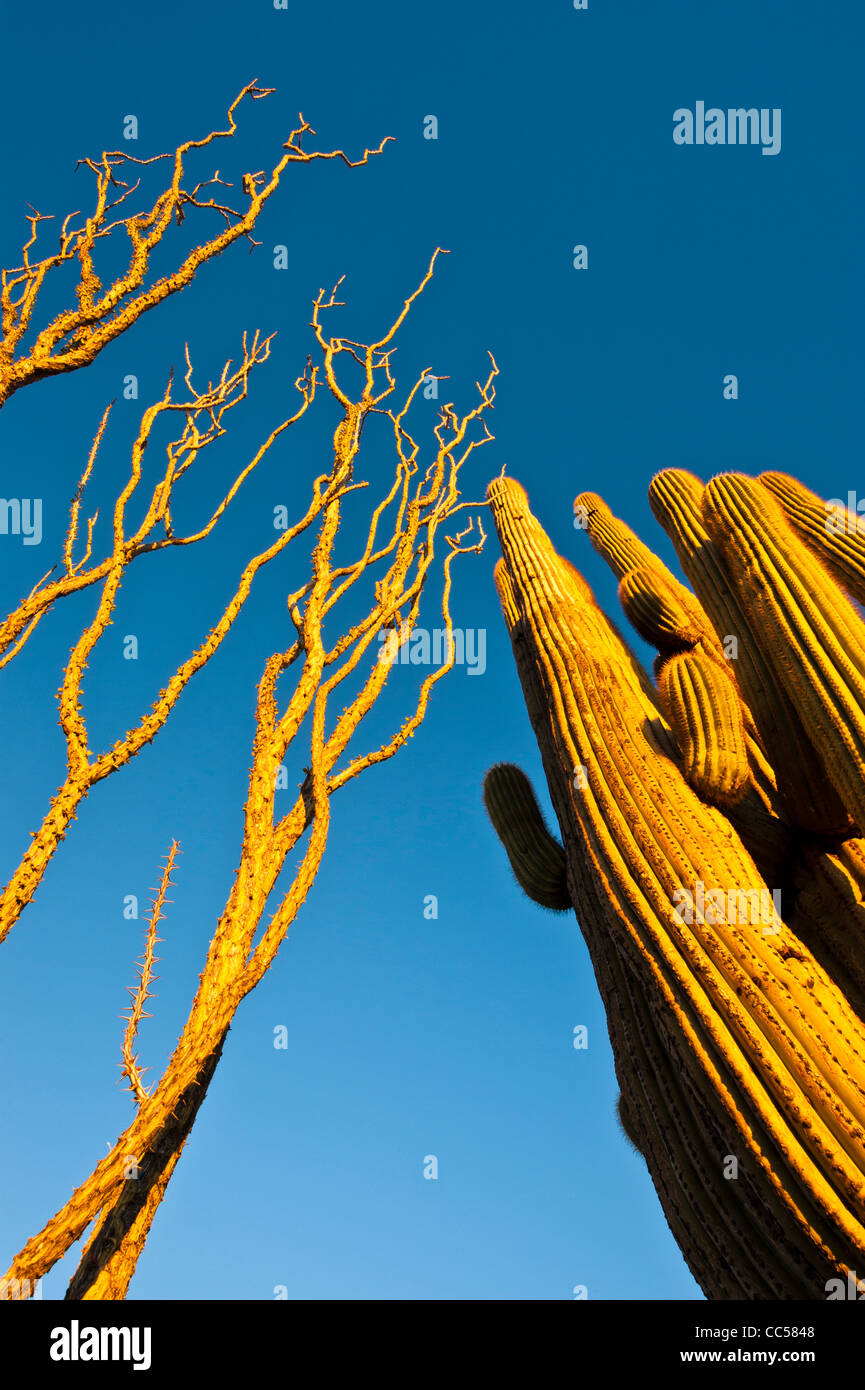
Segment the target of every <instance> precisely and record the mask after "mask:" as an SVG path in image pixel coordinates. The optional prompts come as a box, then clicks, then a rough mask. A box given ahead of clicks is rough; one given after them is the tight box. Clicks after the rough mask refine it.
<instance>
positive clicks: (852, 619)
mask: <svg viewBox="0 0 865 1390" xmlns="http://www.w3.org/2000/svg"><path fill="white" fill-rule="evenodd" d="M488 497H489V500H490V504H491V508H492V514H493V517H494V519H495V524H496V529H497V532H498V535H499V539H500V542H501V547H502V559H501V560H500V561H499V562H498V564H497V566H496V583H497V587H498V592H499V597H500V600H501V605H502V609H503V612H504V617H505V622H506V624H507V627H508V631H509V633H510V636H511V641H512V645H513V651H514V656H515V660H516V664H517V669H518V672H519V676H520V680H521V683H522V687H523V691H524V695H525V699H526V705H527V708H528V712H529V717H530V719H531V722H532V726H533V728H534V731H535V734H536V737H537V740H538V744H539V747H540V752H541V756H542V760H543V766H544V771H545V774H546V779H547V783H548V787H549V791H550V796H551V798H552V802H553V806H554V808H555V811H556V815H557V817H558V821H559V826H560V828H561V833H562V839H563V846H564V854H565V858H566V863H567V884H568V886H569V890H570V894H571V901H572V903H573V907H574V910H575V912H576V916H577V919H578V921H579V924H580V927H581V929H582V932H583V935H584V937H585V939H586V942H587V944H588V948H589V951H590V954H591V958H592V962H593V965H594V970H595V974H596V977H597V980H598V985H599V988H600V991H601V995H602V997H603V1001H604V1004H605V1008H606V1013H607V1021H608V1027H609V1032H610V1038H611V1041H612V1046H613V1053H614V1058H615V1066H616V1074H617V1077H618V1081H619V1085H620V1088H621V1093H622V1100H621V1102H620V1106H619V1115H620V1117H621V1120H622V1123H623V1125H624V1126H625V1128H626V1131H627V1133H628V1135H629V1137H630V1138H631V1139H632V1141H633V1142H634V1143H635V1145H636V1146H637V1148H638V1149H639V1151H640V1152H641V1153H642V1155H643V1156H644V1158H645V1160H646V1163H647V1166H648V1169H649V1172H650V1174H651V1177H652V1180H653V1182H654V1184H655V1187H656V1189H657V1192H658V1195H659V1197H660V1200H661V1203H662V1206H663V1209H664V1212H665V1214H666V1217H667V1220H668V1222H669V1225H670V1227H671V1230H672V1232H673V1235H674V1236H675V1238H676V1240H677V1242H678V1244H679V1245H680V1247H681V1249H682V1252H683V1254H684V1256H685V1259H686V1260H687V1262H688V1265H689V1266H690V1268H691V1270H692V1272H693V1274H694V1276H695V1278H696V1279H697V1281H698V1282H699V1284H700V1286H701V1287H702V1289H703V1290H704V1291H705V1293H706V1294H707V1296H708V1297H710V1298H716V1299H735V1298H746V1299H820V1298H825V1297H826V1296H827V1291H829V1290H831V1289H832V1287H833V1285H832V1282H831V1281H832V1280H834V1279H839V1280H843V1281H844V1287H845V1288H846V1287H847V1275H848V1274H849V1273H852V1274H853V1275H854V1278H855V1270H856V1268H857V1267H858V1269H859V1270H860V1271H861V1270H863V1269H865V1202H863V1195H865V902H863V895H865V838H863V829H865V626H863V622H862V617H861V614H860V613H859V611H858V610H857V608H856V605H855V602H854V601H852V599H851V597H850V596H851V595H852V596H856V595H858V596H859V597H860V598H861V596H862V589H861V574H862V572H863V563H862V562H863V550H862V545H863V542H862V539H861V536H859V535H858V534H857V532H856V527H855V520H856V519H855V518H853V522H854V525H853V527H852V528H851V527H849V526H848V527H846V528H841V537H840V539H839V536H837V535H836V534H834V533H832V534H829V533H827V529H826V527H825V526H824V527H822V528H821V526H820V525H819V524H818V521H819V517H820V512H821V508H822V515H823V517H824V520H825V518H826V515H827V511H826V508H825V507H823V504H821V503H820V501H819V499H817V498H815V497H814V495H813V494H810V493H808V491H807V490H806V489H803V488H802V486H801V485H800V484H797V483H796V482H795V481H794V480H793V479H790V478H786V477H785V476H783V475H777V474H769V475H766V476H765V478H764V479H762V480H757V479H753V478H748V477H745V476H743V475H741V474H735V473H731V474H722V475H721V476H719V477H716V478H714V479H713V480H712V481H711V482H710V483H709V484H708V485H707V486H704V485H703V483H702V482H700V481H699V479H697V478H696V477H694V476H693V475H692V474H689V473H685V472H682V471H680V470H666V471H664V472H662V473H660V474H659V475H658V476H657V477H656V478H655V479H654V480H653V482H652V485H651V489H650V498H651V502H652V507H653V509H654V512H655V515H656V516H657V518H658V519H659V521H660V522H661V523H662V525H663V526H664V527H665V529H666V530H667V532H668V533H669V535H670V536H671V538H672V540H673V542H674V544H675V547H676V550H677V553H678V556H679V560H680V563H681V565H682V568H683V570H684V572H685V575H686V576H687V578H688V579H689V580H690V582H691V584H692V586H693V592H692V591H691V590H689V589H688V588H687V587H686V586H684V585H683V584H682V583H681V582H680V581H679V580H677V579H676V578H675V576H674V575H672V574H671V573H670V572H669V571H668V570H667V569H666V567H665V566H664V565H663V564H662V563H661V561H660V560H658V559H657V557H655V556H654V555H653V554H652V552H651V551H650V550H649V549H648V548H647V547H646V546H645V545H644V544H643V543H642V542H641V541H640V540H639V539H638V538H637V537H636V536H635V535H634V534H633V532H632V531H631V530H630V529H629V528H628V527H627V526H626V525H625V524H624V523H622V522H621V521H619V520H618V519H617V518H616V517H614V516H613V514H612V513H611V511H610V509H609V507H607V506H606V505H605V504H604V503H603V501H602V500H601V499H600V498H599V497H597V495H596V494H592V493H584V494H581V495H580V496H579V497H578V498H577V499H576V502H575V511H576V514H577V519H578V522H582V524H583V526H584V527H585V529H586V530H587V531H588V533H589V536H590V538H591V540H592V542H593V544H594V545H595V547H596V548H597V549H598V551H599V552H600V553H601V554H602V555H603V556H604V557H605V559H606V560H607V561H608V562H609V564H610V565H611V567H612V569H613V570H614V572H615V573H616V575H617V576H618V578H619V580H620V595H621V597H622V601H623V606H624V608H625V612H626V613H627V615H628V616H629V617H631V618H632V619H633V620H634V622H635V626H636V627H637V630H638V632H639V633H640V635H641V636H642V637H643V638H644V639H646V640H650V641H652V642H653V644H654V645H655V646H656V648H657V651H658V657H657V660H656V663H655V670H656V677H657V685H654V684H653V683H652V681H651V679H650V678H649V676H648V675H647V674H646V672H645V671H644V670H643V669H642V667H641V665H640V664H639V662H638V661H637V659H636V657H635V656H634V654H633V653H632V652H631V650H630V649H629V648H628V646H627V645H626V643H625V641H624V640H623V638H622V637H621V635H620V634H619V632H618V630H617V629H616V627H615V626H614V624H613V623H612V622H611V620H610V619H609V618H608V617H607V616H606V614H605V613H604V612H603V611H602V610H601V608H600V607H599V605H598V603H597V602H596V601H595V599H594V597H593V595H592V593H591V590H590V589H589V587H588V585H587V584H586V582H585V580H584V579H583V578H582V577H581V576H580V575H579V573H578V572H577V571H576V570H575V569H574V567H573V566H572V565H571V564H570V562H569V561H568V560H566V559H564V558H563V557H561V556H559V555H558V554H556V552H555V550H554V548H553V546H552V545H551V543H550V541H549V539H548V537H547V536H546V534H545V533H544V531H543V529H542V528H541V526H540V524H539V523H538V521H537V520H536V519H535V517H534V516H533V515H532V513H531V511H530V509H529V502H528V498H527V496H526V493H525V491H524V489H523V488H522V487H521V486H520V485H519V484H518V483H517V482H515V481H513V480H511V479H508V478H505V477H500V478H498V479H496V480H494V481H493V482H492V483H491V484H490V487H489V489H488ZM857 585H859V587H858V588H857ZM842 586H843V587H842ZM845 588H846V592H845ZM510 783H511V784H513V785H516V783H515V780H514V778H513V775H511V777H510ZM491 787H495V788H496V791H497V794H498V795H499V796H501V795H505V794H506V793H507V784H506V783H505V780H504V778H503V776H502V773H501V771H500V770H492V771H491V774H489V775H488V785H487V788H486V792H485V794H486V797H487V800H488V801H489V798H490V793H491ZM521 796H522V799H523V800H525V793H524V792H522V793H521ZM512 809H513V812H514V813H515V811H516V802H514V803H513V808H512ZM500 819H501V818H500ZM505 823H506V824H507V822H505ZM514 833H515V832H514V830H513V829H508V830H507V831H506V834H505V837H504V839H505V846H506V848H508V852H509V855H510V856H511V860H512V862H513V852H512V844H509V836H510V837H511V838H512V837H513V834H514ZM521 844H523V845H524V846H525V845H527V844H528V841H527V840H526V839H525V835H524V837H523V840H522V841H521ZM525 852H526V851H525V848H524V850H523V853H525ZM550 862H551V852H550V850H549V848H548V847H547V846H545V847H544V849H543V857H542V859H541V860H540V861H539V865H538V867H537V873H541V872H544V871H546V869H547V866H548V865H549V863H550Z"/></svg>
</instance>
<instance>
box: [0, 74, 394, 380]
mask: <svg viewBox="0 0 865 1390" xmlns="http://www.w3.org/2000/svg"><path fill="white" fill-rule="evenodd" d="M273 90H274V89H273V88H267V87H260V86H258V85H257V83H255V82H249V83H247V85H246V86H245V87H244V88H243V89H242V91H241V92H240V93H239V95H238V96H237V97H236V98H235V100H234V101H233V102H232V103H231V106H230V107H229V109H228V127H227V129H226V130H212V131H211V132H210V134H209V135H206V136H205V137H204V138H203V139H201V140H187V141H185V142H184V143H183V144H181V145H178V147H177V149H176V150H175V151H174V154H173V155H170V154H164V155H153V156H151V157H150V158H148V159H138V158H135V157H134V156H132V155H129V154H128V153H126V152H125V151H121V150H110V151H105V152H103V154H102V157H101V159H98V160H95V159H84V160H79V164H83V165H84V166H85V167H86V168H87V169H89V170H90V171H91V173H93V174H94V175H95V178H96V200H95V207H94V209H93V212H92V213H91V214H90V216H89V217H87V218H85V219H84V221H83V222H81V221H79V220H77V219H79V218H80V213H78V212H73V213H69V214H68V215H67V216H66V217H65V218H64V221H63V224H62V227H61V230H60V237H59V245H58V249H57V250H56V251H55V252H54V253H53V254H50V255H47V256H45V257H43V258H42V259H41V260H35V261H34V260H31V251H32V250H33V248H34V247H35V244H36V241H37V239H38V234H39V233H38V229H39V225H40V223H42V222H45V221H48V220H50V219H49V218H48V217H47V216H45V215H43V214H42V213H39V212H36V211H33V212H32V213H30V214H29V215H28V217H27V219H26V220H27V221H28V223H29V224H30V235H29V237H28V239H27V241H26V242H25V244H24V247H23V251H22V263H21V265H19V266H16V267H15V268H13V269H11V270H4V271H3V272H2V276H0V310H2V320H0V322H2V340H0V406H2V405H3V404H4V403H5V402H6V401H7V400H8V398H9V397H10V396H11V395H12V394H13V393H14V392H15V391H18V390H20V389H21V387H22V386H27V385H29V384H30V383H32V382H35V381H41V380H43V379H44V378H45V377H48V376H54V375H57V374H58V373H61V372H69V371H74V370H76V369H77V368H79V367H84V366H87V365H88V364H90V363H91V362H93V361H94V359H95V358H96V357H97V355H98V354H99V353H100V352H101V351H102V349H103V348H104V347H106V346H107V344H108V343H110V342H113V341H114V339H115V338H117V337H119V336H120V335H121V334H122V333H125V332H126V330H127V329H128V328H130V327H131V325H132V324H133V323H135V322H136V320H137V319H138V318H140V316H141V315H142V314H143V313H145V312H146V311H147V310H149V309H152V308H154V307H155V306H156V305H157V304H159V303H161V302H162V301H163V300H164V299H166V298H167V297H168V296H169V295H171V294H175V293H176V292H177V291H178V290H182V289H183V288H184V287H185V286H186V285H188V284H189V283H190V281H191V280H192V279H193V277H194V275H195V273H196V271H197V270H198V269H199V267H200V266H201V265H203V264H204V263H205V262H206V261H210V260H212V259H213V258H214V257H215V256H219V255H221V253H222V252H223V251H224V250H226V248H227V247H229V246H230V245H232V243H233V242H235V241H237V240H239V239H240V238H241V237H246V238H247V239H249V240H250V241H253V238H252V230H253V228H254V227H255V224H256V221H257V219H258V216H259V214H260V212H261V210H262V208H263V206H264V204H265V203H266V202H267V200H268V199H269V198H270V197H271V195H272V194H273V193H274V192H275V191H276V189H277V188H278V187H279V183H280V179H281V177H282V175H283V173H284V172H285V170H286V168H287V167H288V165H289V164H308V163H310V162H311V161H312V160H315V159H341V160H342V161H343V162H344V163H345V164H347V165H348V166H349V167H350V168H356V167H358V166H359V165H362V164H365V163H366V162H367V160H368V158H369V157H370V155H375V154H380V153H381V151H382V149H383V148H384V145H385V143H386V142H387V140H388V139H390V138H392V137H390V136H386V137H385V139H384V140H383V141H382V142H381V144H380V145H379V146H378V147H377V148H376V149H374V150H372V149H365V150H364V152H363V155H362V156H361V157H360V158H359V159H356V160H352V159H349V157H348V156H347V155H346V154H345V152H344V151H343V150H328V151H324V150H312V151H308V150H304V149H303V147H302V140H303V137H304V135H306V134H307V133H309V134H311V135H314V134H315V131H314V130H313V129H312V127H311V126H310V125H309V123H308V122H307V121H305V120H304V119H303V116H302V115H301V116H300V117H299V121H300V124H299V125H298V126H297V127H296V128H295V129H294V130H293V131H292V132H291V134H290V136H289V138H288V140H287V141H286V142H285V144H284V145H283V150H284V151H285V153H284V154H283V156H282V158H281V159H280V160H279V161H278V162H277V163H276V164H275V165H274V166H273V167H272V169H271V171H270V173H269V174H267V173H265V171H263V170H262V171H259V172H258V173H254V174H252V173H247V174H244V175H243V178H242V180H241V185H242V191H243V195H244V200H245V201H244V204H243V206H242V207H238V208H233V207H230V206H229V205H228V204H225V203H218V202H217V201H216V200H215V199H214V198H213V197H212V196H211V197H209V198H201V197H200V196H199V194H200V193H201V190H202V189H204V188H206V187H207V186H209V185H214V186H215V185H220V186H222V187H226V188H230V187H232V184H230V183H227V182H226V181H225V180H224V179H221V178H220V177H219V171H218V170H217V171H216V173H215V175H214V176H213V177H212V178H211V179H207V180H205V181H203V182H199V183H198V184H196V185H195V186H194V187H193V188H191V189H186V188H184V186H183V181H184V177H185V173H186V169H185V157H186V155H187V154H189V153H190V151H192V150H200V149H204V148H205V147H206V146H208V145H210V144H211V143H212V142H213V141H215V140H223V139H230V138H231V137H232V136H233V135H234V134H235V132H236V129H237V127H236V125H235V120H234V113H235V111H236V110H237V107H238V106H239V105H240V103H241V102H242V101H243V100H244V98H245V97H249V98H250V100H251V101H258V100H261V99H262V98H264V97H267V96H269V95H270V94H271V93H272V92H273ZM165 159H171V160H173V168H172V175H171V182H170V185H169V187H168V188H166V189H164V190H163V192H161V193H160V194H159V196H158V197H157V198H156V200H155V201H154V203H153V204H152V206H151V207H150V209H149V210H148V211H144V212H139V213H136V214H131V215H129V216H125V217H119V218H116V219H114V220H110V214H111V213H112V212H113V211H114V210H115V209H116V208H117V207H119V206H120V205H121V204H122V203H124V202H125V201H126V199H127V198H129V197H130V196H131V195H132V194H133V193H134V192H135V191H136V190H137V188H138V181H136V182H135V183H134V184H132V185H130V184H129V183H127V182H125V181H124V180H123V179H122V178H120V177H119V171H121V170H125V168H126V166H127V165H142V166H146V165H151V164H157V163H159V162H160V161H162V160H165ZM117 189H119V190H120V192H119V194H118V196H117V197H112V194H113V192H114V190H117ZM187 208H196V209H198V210H201V211H205V210H210V211H214V212H216V213H217V214H218V215H219V216H220V217H221V219H222V221H223V222H224V224H225V225H224V226H223V228H222V230H221V231H220V232H218V233H217V234H216V235H215V236H213V237H211V238H210V239H209V240H207V241H204V242H202V244H201V245H200V246H197V247H195V249H194V250H192V251H190V252H189V253H188V254H187V255H186V256H185V257H184V258H183V259H182V260H181V261H180V263H179V265H178V266H177V268H176V269H175V270H173V271H172V272H170V273H169V274H167V275H164V276H162V277H161V278H159V279H157V280H155V281H154V282H153V283H152V284H150V285H149V286H146V285H145V282H146V280H147V277H148V271H149V268H150V258H151V255H152V253H153V251H154V249H155V247H157V246H158V245H159V244H160V243H161V241H162V239H163V237H164V236H165V234H166V232H167V231H168V230H169V228H170V227H171V225H172V223H177V224H180V223H182V222H183V220H184V217H185V216H186V212H185V210H186V209H187ZM121 229H122V231H123V232H124V233H125V235H126V236H127V238H128V240H129V263H128V266H127V269H126V271H125V272H124V273H123V274H122V275H120V276H119V277H118V279H116V280H115V281H114V282H113V283H112V284H111V285H110V286H109V287H108V289H106V290H104V291H103V286H102V283H101V281H100V279H99V276H98V273H97V270H96V266H95V261H94V252H95V249H96V243H97V242H98V241H100V240H101V239H103V238H105V237H110V236H112V235H113V234H114V233H117V232H119V231H120V230H121ZM73 261H77V263H78V283H77V285H76V287H75V298H76V301H77V304H76V307H75V308H70V309H65V310H63V311H62V312H61V313H59V314H58V315H57V316H56V317H55V318H54V319H53V320H52V321H51V323H49V324H48V325H47V326H46V327H45V328H43V329H41V330H40V331H38V332H37V333H36V334H35V337H34V338H33V339H32V341H31V342H30V345H29V347H25V346H24V339H25V337H26V336H27V334H28V332H29V331H30V329H31V325H32V320H33V313H34V309H35V308H36V305H37V302H38V299H39V295H40V292H41V291H42V289H43V287H44V285H45V282H46V279H47V278H48V277H49V275H51V273H52V272H53V271H54V270H56V269H57V268H58V267H62V266H63V265H65V264H67V263H69V262H73Z"/></svg>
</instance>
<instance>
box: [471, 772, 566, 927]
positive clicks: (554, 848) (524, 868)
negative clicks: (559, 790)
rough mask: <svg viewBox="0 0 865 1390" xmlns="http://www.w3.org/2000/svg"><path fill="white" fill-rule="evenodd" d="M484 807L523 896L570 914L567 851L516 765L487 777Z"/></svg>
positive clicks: (489, 773) (524, 775) (542, 905)
mask: <svg viewBox="0 0 865 1390" xmlns="http://www.w3.org/2000/svg"><path fill="white" fill-rule="evenodd" d="M484 805H485V806H486V808H487V813H488V815H489V818H490V820H491V821H492V824H493V828H494V830H495V832H496V834H497V835H498V837H499V839H500V840H501V842H502V844H503V845H504V847H505V850H506V851H507V856H508V859H509V860H510V864H511V868H512V869H513V871H514V876H515V878H516V880H517V883H518V884H519V885H520V887H521V888H522V890H523V892H524V893H526V894H527V896H528V897H530V898H531V899H532V901H533V902H536V903H538V904H539V905H540V906H541V907H549V908H553V909H554V910H556V911H559V912H563V911H567V909H568V908H569V907H570V906H571V895H570V893H569V892H568V886H567V883H566V882H565V851H564V849H563V848H562V846H561V845H560V844H559V842H558V840H556V839H554V838H553V836H552V835H551V834H550V832H549V830H548V829H547V825H546V822H545V820H544V817H543V813H542V811H541V808H540V806H539V805H538V801H537V797H536V796H535V794H534V791H533V790H532V784H531V782H530V781H529V779H528V777H527V776H526V774H525V773H524V772H523V771H522V770H521V769H520V768H518V767H515V766H514V764H513V763H497V764H496V766H495V767H491V768H490V770H489V772H488V773H487V775H486V777H485V778H484Z"/></svg>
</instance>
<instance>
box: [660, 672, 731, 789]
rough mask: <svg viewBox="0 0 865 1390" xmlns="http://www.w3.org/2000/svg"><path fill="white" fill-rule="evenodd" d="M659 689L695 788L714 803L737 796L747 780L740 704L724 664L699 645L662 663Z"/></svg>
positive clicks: (686, 770)
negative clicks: (698, 647)
mask: <svg viewBox="0 0 865 1390" xmlns="http://www.w3.org/2000/svg"><path fill="white" fill-rule="evenodd" d="M658 691H659V693H660V695H661V698H662V701H663V707H664V710H665V712H666V715H667V718H668V720H669V722H670V726H671V727H672V730H673V732H674V734H675V735H676V738H677V740H678V742H679V746H680V748H681V749H682V753H683V755H684V769H683V770H684V773H685V776H686V778H687V779H688V782H689V783H690V785H691V786H692V787H693V788H694V790H695V791H696V792H697V793H698V794H699V795H700V796H702V797H704V798H705V799H706V800H707V801H711V802H713V803H715V804H716V805H718V806H734V805H735V804H736V802H737V801H741V800H742V797H743V796H744V795H745V792H746V790H747V788H748V785H749V783H750V781H751V767H750V764H749V762H748V746H747V742H746V739H745V725H744V721H743V719H742V705H741V702H740V700H739V696H738V693H737V691H736V687H735V685H734V684H733V681H732V679H731V678H730V676H729V675H728V674H727V672H726V670H725V669H724V668H723V667H722V666H721V665H720V664H719V663H718V662H717V661H713V660H712V659H711V657H708V656H707V655H706V654H705V653H704V652H703V651H701V650H699V649H695V650H693V651H686V652H680V653H678V654H677V655H675V656H672V657H670V659H669V661H666V662H665V663H664V665H663V667H662V668H661V672H660V675H659V678H658Z"/></svg>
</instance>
